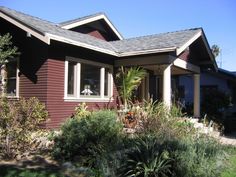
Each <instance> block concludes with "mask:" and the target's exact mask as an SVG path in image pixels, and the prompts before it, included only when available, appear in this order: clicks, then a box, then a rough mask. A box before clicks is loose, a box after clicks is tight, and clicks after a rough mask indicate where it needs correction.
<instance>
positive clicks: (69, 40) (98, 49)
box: [46, 33, 117, 56]
mask: <svg viewBox="0 0 236 177" xmlns="http://www.w3.org/2000/svg"><path fill="white" fill-rule="evenodd" d="M46 36H48V38H49V39H50V40H51V39H53V40H56V41H59V42H63V43H67V44H72V45H75V46H79V47H83V48H87V49H91V50H94V51H98V52H102V53H106V54H110V55H114V56H117V53H116V52H114V51H111V50H108V49H103V48H100V47H95V46H93V45H90V44H86V43H83V42H79V41H75V40H72V39H68V38H65V37H61V36H58V35H54V34H50V33H46ZM104 42H105V41H104Z"/></svg>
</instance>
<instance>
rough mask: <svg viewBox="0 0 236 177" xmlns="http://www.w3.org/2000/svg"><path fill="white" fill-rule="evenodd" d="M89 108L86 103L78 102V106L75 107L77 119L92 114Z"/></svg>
mask: <svg viewBox="0 0 236 177" xmlns="http://www.w3.org/2000/svg"><path fill="white" fill-rule="evenodd" d="M87 109H88V106H87V105H86V103H81V104H78V106H77V107H75V115H74V117H75V118H76V119H81V118H86V117H88V116H89V115H90V114H91V112H90V111H88V110H87Z"/></svg>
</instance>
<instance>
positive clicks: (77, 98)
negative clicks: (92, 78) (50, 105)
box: [64, 57, 113, 102]
mask: <svg viewBox="0 0 236 177" xmlns="http://www.w3.org/2000/svg"><path fill="white" fill-rule="evenodd" d="M69 62H76V63H77V64H76V69H75V70H74V71H75V80H74V95H68V66H69ZM81 64H87V65H93V66H97V67H100V95H99V96H94V95H90V96H83V95H82V94H81V88H80V84H81ZM106 69H108V70H109V72H108V84H107V87H108V88H107V89H108V91H107V92H108V94H107V96H106V95H104V94H105V73H106V72H105V70H106ZM112 96H113V66H112V65H109V64H104V63H100V62H95V61H90V60H85V59H81V58H74V57H66V60H65V73H64V100H65V101H70V102H109V101H111V100H113V98H112Z"/></svg>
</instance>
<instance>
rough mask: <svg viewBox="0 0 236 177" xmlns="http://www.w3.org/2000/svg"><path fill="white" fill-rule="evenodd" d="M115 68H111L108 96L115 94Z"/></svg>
mask: <svg viewBox="0 0 236 177" xmlns="http://www.w3.org/2000/svg"><path fill="white" fill-rule="evenodd" d="M113 89H114V88H113V69H112V68H111V69H110V72H109V74H108V96H111V97H112V96H113Z"/></svg>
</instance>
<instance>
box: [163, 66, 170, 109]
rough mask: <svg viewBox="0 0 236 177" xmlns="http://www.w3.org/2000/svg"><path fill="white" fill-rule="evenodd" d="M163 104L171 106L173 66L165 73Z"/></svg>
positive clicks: (165, 70) (167, 68) (166, 69)
mask: <svg viewBox="0 0 236 177" xmlns="http://www.w3.org/2000/svg"><path fill="white" fill-rule="evenodd" d="M163 102H164V104H165V105H166V106H168V107H170V106H171V65H169V66H167V67H166V68H165V69H164V71H163Z"/></svg>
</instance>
